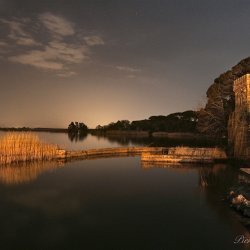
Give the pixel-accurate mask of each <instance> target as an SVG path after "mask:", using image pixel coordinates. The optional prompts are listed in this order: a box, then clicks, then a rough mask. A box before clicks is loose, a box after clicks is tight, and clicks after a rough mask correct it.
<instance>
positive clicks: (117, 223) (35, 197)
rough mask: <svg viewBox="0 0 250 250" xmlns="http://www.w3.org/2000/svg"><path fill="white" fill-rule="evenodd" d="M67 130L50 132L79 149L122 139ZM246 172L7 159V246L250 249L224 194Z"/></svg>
mask: <svg viewBox="0 0 250 250" xmlns="http://www.w3.org/2000/svg"><path fill="white" fill-rule="evenodd" d="M40 135H41V134H40ZM65 136H66V137H65V138H64V137H63V135H62V134H49V135H48V134H45V133H43V138H46V141H50V140H51V141H50V142H54V143H58V144H60V145H63V143H65V144H64V145H65V146H67V147H69V148H70V147H72V148H73V149H75V148H78V146H80V145H78V144H79V143H82V144H81V146H86V147H91V148H93V147H96V146H98V145H99V146H100V147H103V146H104V145H105V147H106V146H112V147H113V146H116V145H113V144H110V142H109V141H107V140H106V141H105V139H104V138H102V139H101V140H99V141H98V139H93V138H92V139H91V137H90V138H89V139H88V138H87V139H86V140H85V141H82V142H77V143H73V144H72V143H71V142H70V141H69V140H68V139H67V135H65ZM53 140H54V141H53ZM67 140H68V141H67ZM95 140H96V141H95ZM87 142H89V143H90V142H91V143H92V144H91V145H87ZM98 142H99V144H98ZM70 144H72V145H71V146H70ZM117 145H118V146H119V144H118V143H117ZM239 177H241V174H240V173H239V172H238V170H237V169H236V168H232V167H230V166H229V165H224V164H215V165H212V166H201V165H182V166H173V165H148V164H141V162H140V159H139V157H127V158H107V159H100V160H85V161H76V162H71V163H66V164H63V163H61V164H58V163H53V162H50V163H42V164H41V163H39V164H38V163H33V164H32V165H19V166H12V167H0V217H1V219H0V220H1V223H0V232H1V234H0V244H1V249H27V250H28V249H70V250H71V249H170V250H171V249H174V250H175V249H176V250H178V249H208V250H213V249H215V250H216V249H218V250H221V249H248V247H250V243H249V244H245V245H242V244H241V245H235V244H234V243H233V241H234V239H235V237H236V236H237V235H242V234H243V235H245V236H246V237H248V238H250V234H249V232H248V230H247V229H246V228H245V227H244V226H243V225H242V224H241V223H240V222H239V218H238V216H237V214H236V213H235V212H234V211H233V210H231V209H230V208H229V206H228V204H227V203H226V202H225V201H223V198H224V197H225V193H226V192H227V190H228V188H229V187H230V186H231V185H233V184H234V183H237V182H238V179H239Z"/></svg>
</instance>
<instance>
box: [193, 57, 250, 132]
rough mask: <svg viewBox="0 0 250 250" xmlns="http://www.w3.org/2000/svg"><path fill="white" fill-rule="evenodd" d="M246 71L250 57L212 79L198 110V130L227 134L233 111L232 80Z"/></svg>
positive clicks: (249, 68) (249, 69) (248, 67)
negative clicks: (205, 97)
mask: <svg viewBox="0 0 250 250" xmlns="http://www.w3.org/2000/svg"><path fill="white" fill-rule="evenodd" d="M247 73H250V57H248V58H246V59H243V60H242V61H240V62H239V63H238V64H237V65H236V66H234V67H232V69H231V70H229V71H227V72H225V73H223V74H221V75H220V76H219V77H218V78H216V79H215V80H214V83H213V84H212V85H211V86H210V87H209V88H208V90H207V103H206V106H205V107H204V108H202V109H201V110H200V111H199V112H198V114H199V115H198V124H197V129H198V131H199V132H201V133H204V134H208V135H213V136H217V137H226V136H227V126H228V120H229V116H230V114H231V113H232V112H233V111H234V102H235V97H234V91H233V82H234V80H235V79H237V78H239V77H241V76H243V75H245V74H247Z"/></svg>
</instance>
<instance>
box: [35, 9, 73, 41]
mask: <svg viewBox="0 0 250 250" xmlns="http://www.w3.org/2000/svg"><path fill="white" fill-rule="evenodd" d="M39 20H40V21H41V22H42V23H43V25H44V26H45V27H46V28H47V29H48V30H49V31H50V32H51V33H52V34H56V35H60V36H70V35H74V34H75V30H74V27H73V24H72V23H71V22H69V21H67V20H66V19H64V18H62V17H59V16H56V15H53V14H51V13H49V12H47V13H43V14H41V15H40V16H39Z"/></svg>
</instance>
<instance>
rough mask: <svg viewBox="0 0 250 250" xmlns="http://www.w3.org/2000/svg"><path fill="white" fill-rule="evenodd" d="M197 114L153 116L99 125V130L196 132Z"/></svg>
mask: <svg viewBox="0 0 250 250" xmlns="http://www.w3.org/2000/svg"><path fill="white" fill-rule="evenodd" d="M196 124H197V112H195V111H185V112H182V113H181V112H180V113H173V114H170V115H168V116H163V115H160V116H151V117H149V118H148V119H145V120H139V121H132V122H130V121H128V120H121V121H117V122H112V123H110V124H108V125H105V126H100V125H98V126H97V127H96V129H97V130H102V131H108V130H123V131H124V130H134V131H151V132H157V131H163V132H196Z"/></svg>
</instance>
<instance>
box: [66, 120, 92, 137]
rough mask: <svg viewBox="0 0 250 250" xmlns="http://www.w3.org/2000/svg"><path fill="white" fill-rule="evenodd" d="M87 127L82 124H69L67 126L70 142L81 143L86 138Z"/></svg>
mask: <svg viewBox="0 0 250 250" xmlns="http://www.w3.org/2000/svg"><path fill="white" fill-rule="evenodd" d="M87 132H88V127H87V126H86V125H85V124H84V123H83V122H71V123H70V124H69V126H68V137H69V139H70V140H71V141H82V140H84V138H85V137H86V136H87Z"/></svg>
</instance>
